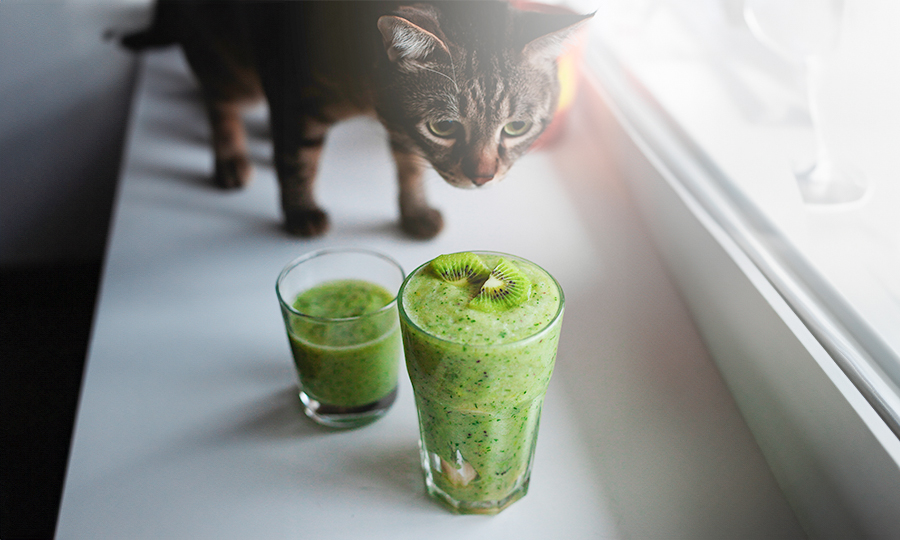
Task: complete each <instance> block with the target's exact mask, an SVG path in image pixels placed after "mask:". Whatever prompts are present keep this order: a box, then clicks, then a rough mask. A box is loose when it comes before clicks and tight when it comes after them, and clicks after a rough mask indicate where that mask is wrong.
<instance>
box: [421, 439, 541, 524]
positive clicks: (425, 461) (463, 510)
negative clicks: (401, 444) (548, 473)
mask: <svg viewBox="0 0 900 540" xmlns="http://www.w3.org/2000/svg"><path fill="white" fill-rule="evenodd" d="M419 456H420V458H421V461H422V470H423V471H424V472H425V491H426V493H428V495H429V496H431V498H433V499H435V500H436V501H438V502H440V503H441V504H443V505H444V506H445V507H446V508H447V509H448V510H450V511H451V512H454V513H457V514H483V515H494V514H497V513H499V512H500V511H502V510H504V509H506V508H507V507H508V506H509V505H511V504H512V503H514V502H516V501H518V500H519V499H521V498H522V497H524V496H525V495H526V494H527V493H528V484H529V482H530V479H531V467H528V470H527V471H526V472H525V474H524V475H523V477H522V478H519V481H518V482H516V485H515V487H514V488H513V489H512V491H511V492H510V493H509V494H508V495H506V496H505V497H503V498H501V499H496V500H491V499H489V500H476V501H461V500H459V499H456V498H454V497H453V496H452V495H450V494H449V493H447V492H446V491H444V490H443V489H441V487H440V486H438V485H437V484H436V483H435V482H434V474H435V473H434V470H433V467H434V462H435V461H436V460H439V459H440V458H438V457H437V456H436V455H435V454H432V453H430V452H428V451H427V450H425V449H424V448H423V446H422V444H421V443H420V444H419Z"/></svg>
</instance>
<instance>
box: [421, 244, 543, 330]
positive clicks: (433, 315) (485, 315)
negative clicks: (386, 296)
mask: <svg viewBox="0 0 900 540" xmlns="http://www.w3.org/2000/svg"><path fill="white" fill-rule="evenodd" d="M499 258H500V257H499V256H495V255H490V256H488V255H483V256H482V259H483V260H484V261H485V263H486V264H487V265H488V266H489V267H491V268H493V266H494V265H495V264H496V263H497V261H498V260H499ZM514 264H515V265H516V266H517V267H518V268H519V269H520V270H521V271H522V273H524V274H525V276H526V277H527V278H528V279H529V280H530V281H531V295H530V296H529V297H528V300H526V301H525V302H524V303H522V304H520V305H518V306H516V307H514V308H511V309H508V310H499V311H495V312H484V311H480V310H477V309H472V308H470V307H468V303H469V301H470V300H471V299H472V298H473V297H474V296H475V295H476V294H477V293H478V289H477V287H475V286H471V285H470V286H458V285H454V284H452V283H447V282H445V281H443V280H442V279H440V278H439V277H438V276H437V275H436V274H435V273H434V272H432V271H431V269H430V268H429V267H428V266H425V267H423V268H421V269H420V270H419V271H417V272H416V274H415V275H414V276H413V277H412V278H411V279H410V281H409V282H408V283H407V285H406V287H405V288H404V291H403V306H404V309H405V311H406V315H407V317H409V319H410V321H411V322H412V323H413V324H415V325H416V326H418V327H419V328H421V329H422V330H425V331H426V332H428V333H429V334H432V335H434V336H437V337H439V338H442V339H446V340H449V341H454V342H457V343H467V344H472V345H495V344H499V343H509V342H512V341H517V340H520V339H523V338H526V337H528V336H530V335H533V334H534V333H536V332H537V331H539V330H540V329H541V328H543V327H544V326H546V325H547V324H548V323H550V321H552V320H553V317H555V316H556V313H557V311H558V309H559V302H560V295H559V291H558V290H557V287H556V283H555V282H554V281H553V278H551V277H550V275H549V274H547V273H546V272H544V271H543V270H542V269H541V268H539V267H537V266H535V265H533V264H530V263H527V262H525V261H521V260H517V261H515V263H514Z"/></svg>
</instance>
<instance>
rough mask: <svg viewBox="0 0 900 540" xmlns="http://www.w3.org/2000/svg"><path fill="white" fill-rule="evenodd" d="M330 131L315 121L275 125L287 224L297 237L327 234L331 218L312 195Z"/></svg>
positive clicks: (279, 179) (278, 163) (277, 162)
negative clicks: (323, 148)
mask: <svg viewBox="0 0 900 540" xmlns="http://www.w3.org/2000/svg"><path fill="white" fill-rule="evenodd" d="M328 127H329V125H328V124H324V123H321V122H317V121H314V120H307V121H304V122H299V123H298V124H293V125H285V124H284V123H282V122H275V123H273V133H272V136H273V142H274V146H275V169H276V171H277V173H278V182H279V184H280V186H281V208H282V211H283V212H284V224H285V228H286V229H287V231H288V232H290V233H291V234H295V235H297V236H305V237H310V236H319V235H321V234H323V233H324V232H325V231H326V230H328V214H326V213H325V211H324V210H322V209H321V208H319V206H318V204H316V200H315V195H314V193H313V185H314V183H315V180H316V174H317V172H318V168H319V157H320V156H321V154H322V147H323V146H324V143H325V134H326V133H327V131H328Z"/></svg>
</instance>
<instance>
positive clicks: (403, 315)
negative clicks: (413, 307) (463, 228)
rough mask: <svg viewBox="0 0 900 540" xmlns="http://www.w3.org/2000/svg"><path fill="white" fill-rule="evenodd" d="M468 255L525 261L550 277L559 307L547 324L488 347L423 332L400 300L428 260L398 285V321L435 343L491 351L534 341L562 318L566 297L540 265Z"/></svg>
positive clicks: (554, 280) (503, 255)
mask: <svg viewBox="0 0 900 540" xmlns="http://www.w3.org/2000/svg"><path fill="white" fill-rule="evenodd" d="M459 253H465V252H459ZM469 253H474V254H476V255H482V254H483V255H498V256H500V257H509V258H512V259H515V260H519V261H525V262H527V263H528V264H531V265H534V266H536V267H537V268H539V269H540V270H541V271H542V272H543V273H545V274H547V275H548V276H549V277H550V280H551V281H553V284H554V285H555V286H556V290H557V291H559V305H558V306H557V308H556V313H554V314H553V317H552V318H551V319H550V321H549V322H547V324H545V325H543V326H541V327H540V328H539V329H538V330H537V331H536V332H535V333H533V334H529V335H527V336H525V337H523V338H519V339H517V340H515V341H504V342H503V343H491V344H488V345H482V344H478V343H466V342H463V341H454V340H451V339H447V338H442V337H440V336H436V335H434V334H433V333H431V332H429V331H427V330H425V329H424V328H422V327H421V326H419V325H418V324H416V323H414V322H413V321H412V319H410V318H409V315H407V314H406V310H405V309H403V302H402V298H403V290H404V289H405V288H406V284H407V283H408V282H409V280H410V278H411V277H412V276H414V275H416V273H418V272H419V270H421V269H422V268H424V267H425V266H426V265H428V264H431V261H430V260H429V261H427V262H424V263H422V264H420V265H419V266H417V267H416V269H415V270H413V271H412V272H410V273H409V275H408V276H406V278H404V279H403V283H402V284H401V285H400V290H398V291H397V298H396V301H397V311H398V312H399V314H400V320H401V322H406V323H407V324H409V326H410V327H412V328H415V329H416V330H418V331H419V332H422V333H423V334H425V335H426V336H428V337H429V338H432V339H435V340H437V341H439V342H443V343H449V344H452V345H458V346H465V347H474V348H478V349H491V348H493V347H508V346H510V345H517V344H520V343H523V342H525V341H528V340H531V339H535V338H537V337H539V336H541V335H543V334H544V333H545V332H547V331H548V330H549V329H550V328H552V327H553V325H554V324H556V323H557V322H558V321H559V320H560V319H561V318H562V313H563V310H564V308H565V305H566V296H565V293H564V292H563V288H562V285H560V284H559V281H557V280H556V278H555V277H553V274H551V273H550V272H548V271H547V270H545V269H544V267H543V266H541V265H539V264H537V263H535V262H532V261H530V260H528V259H526V258H524V257H519V256H518V255H513V254H511V253H504V252H501V251H484V250H480V251H470V252H469Z"/></svg>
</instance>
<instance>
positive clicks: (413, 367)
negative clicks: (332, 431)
mask: <svg viewBox="0 0 900 540" xmlns="http://www.w3.org/2000/svg"><path fill="white" fill-rule="evenodd" d="M476 254H478V255H480V256H487V257H492V256H502V257H505V258H507V259H509V260H512V261H513V262H514V263H516V264H517V265H518V266H519V267H520V268H523V267H526V266H527V267H529V268H530V269H531V271H533V272H535V273H536V275H541V276H543V277H542V278H541V279H542V289H541V290H542V294H546V295H549V297H551V298H555V299H558V307H554V308H550V309H555V311H549V319H550V320H549V322H547V321H545V322H543V323H540V324H537V325H536V326H535V328H534V329H533V333H531V334H530V335H528V336H527V337H524V338H522V339H518V340H516V341H510V342H505V343H498V344H479V343H478V342H477V341H476V340H475V339H473V338H465V339H458V338H456V337H455V336H453V334H454V329H455V327H456V326H457V324H456V323H454V324H453V325H451V326H449V327H448V328H449V330H448V334H449V335H448V334H445V335H444V336H443V337H438V336H437V335H436V332H429V331H428V330H424V329H423V328H421V327H420V326H419V325H417V324H416V322H414V320H413V318H414V317H413V318H411V313H414V312H415V310H417V309H418V310H441V309H442V308H441V307H440V306H439V304H441V303H442V302H441V301H440V300H438V301H436V302H435V303H434V304H429V303H424V302H422V301H421V300H419V299H417V298H414V296H415V295H414V294H412V293H411V294H410V295H409V296H410V298H407V295H405V294H404V291H405V290H406V289H412V288H413V287H410V285H409V284H410V283H411V282H412V281H413V280H415V279H416V277H417V276H418V275H419V274H420V273H424V272H428V269H427V268H428V263H426V264H424V265H422V266H420V267H419V268H418V269H416V270H415V271H414V272H413V273H412V274H410V276H409V277H407V278H406V280H405V281H404V283H403V285H402V286H401V287H400V292H399V294H398V297H399V310H400V326H401V331H402V334H403V346H404V351H405V356H406V366H407V371H408V372H409V377H410V381H411V382H412V386H413V393H414V394H415V401H416V410H417V412H418V418H419V435H420V441H419V450H420V458H421V464H422V469H423V472H424V477H425V487H426V491H427V492H428V494H429V495H430V496H431V497H433V498H435V499H437V500H438V501H439V502H442V503H444V504H445V505H446V506H448V507H449V509H450V510H451V511H454V512H457V513H461V514H496V513H498V512H500V511H501V510H503V509H504V508H506V507H508V506H509V505H510V504H512V503H513V502H515V501H517V500H519V499H520V498H522V497H523V496H525V494H526V493H527V491H528V485H529V481H530V477H531V468H532V464H533V462H534V450H535V444H536V442H537V434H538V424H539V423H540V418H541V407H542V405H543V403H544V395H545V394H546V392H547V385H548V383H549V381H550V375H551V374H552V372H553V366H554V364H555V360H556V349H557V344H558V342H559V333H560V328H561V327H562V316H563V307H564V303H565V302H564V297H563V291H562V288H561V287H560V286H559V283H557V282H556V280H555V279H553V277H552V276H550V274H548V273H547V272H545V271H544V270H542V269H540V268H539V267H538V266H537V265H534V264H533V263H530V262H528V261H526V260H524V259H521V258H518V257H514V256H511V255H507V254H499V253H492V252H476ZM532 294H535V293H532ZM519 313H522V312H519ZM497 316H498V317H501V316H502V315H497ZM453 317H454V316H452V315H448V316H447V317H446V319H447V320H451V319H453ZM463 317H464V316H463ZM525 317H528V315H525ZM457 320H460V319H459V318H458V316H457ZM475 326H478V325H477V324H476V325H475Z"/></svg>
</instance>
